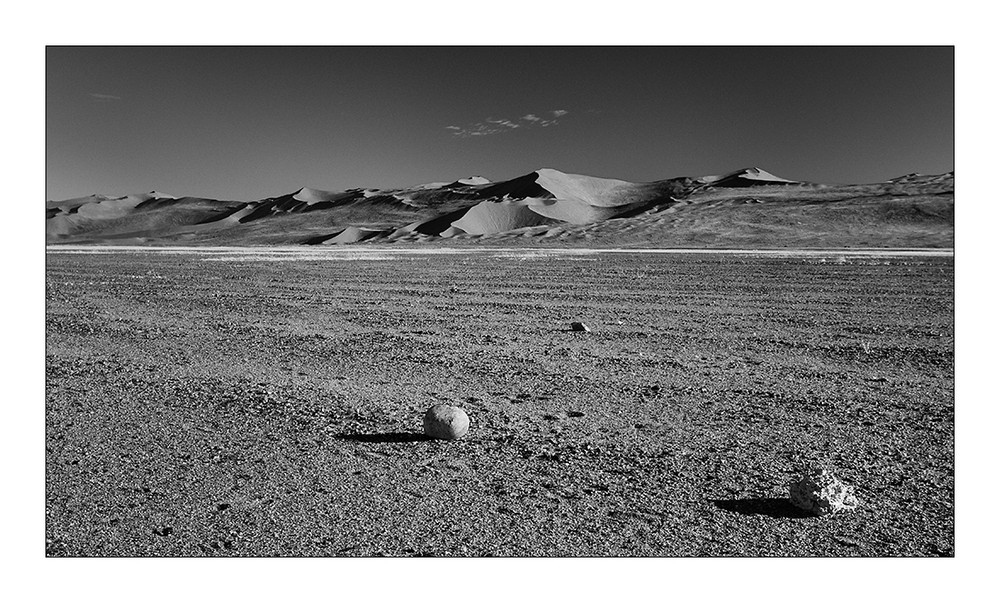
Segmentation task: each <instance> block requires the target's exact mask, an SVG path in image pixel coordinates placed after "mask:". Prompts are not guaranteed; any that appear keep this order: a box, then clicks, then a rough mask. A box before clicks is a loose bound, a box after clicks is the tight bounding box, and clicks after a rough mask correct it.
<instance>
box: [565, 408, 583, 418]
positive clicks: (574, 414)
mask: <svg viewBox="0 0 1000 603" xmlns="http://www.w3.org/2000/svg"><path fill="white" fill-rule="evenodd" d="M566 416H567V417H571V418H574V419H575V418H579V417H585V416H587V413H585V412H583V411H580V410H568V411H566Z"/></svg>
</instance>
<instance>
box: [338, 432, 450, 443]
mask: <svg viewBox="0 0 1000 603" xmlns="http://www.w3.org/2000/svg"><path fill="white" fill-rule="evenodd" d="M337 439H340V440H351V441H352V442H365V443H367V444H386V443H390V444H400V443H405V442H426V441H428V440H430V439H431V438H430V437H429V436H426V435H424V434H422V433H406V432H396V433H345V434H341V435H338V436H337Z"/></svg>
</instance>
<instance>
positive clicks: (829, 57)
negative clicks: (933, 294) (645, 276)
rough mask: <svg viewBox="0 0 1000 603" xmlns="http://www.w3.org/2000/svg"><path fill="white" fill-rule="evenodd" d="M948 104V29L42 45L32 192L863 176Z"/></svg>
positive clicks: (947, 141)
mask: <svg viewBox="0 0 1000 603" xmlns="http://www.w3.org/2000/svg"><path fill="white" fill-rule="evenodd" d="M563 111H565V114H557V113H556V112H563ZM529 115H530V116H533V117H534V118H536V119H531V118H528V119H525V116H529ZM487 119H492V120H494V122H500V121H502V120H508V121H509V123H510V124H514V125H517V126H518V127H516V128H514V127H510V126H509V125H503V124H500V123H492V124H491V123H490V122H488V121H487ZM953 120H954V51H953V49H952V48H951V47H933V48H914V47H907V48H898V47H866V48H856V47H778V48H768V47H751V48H745V47H744V48H739V47H721V48H717V47H681V48H671V47H643V48H633V47H604V48H562V47H512V48H495V47H476V48H429V47H417V48H345V47H321V48H289V47H264V48H226V47H219V48H204V47H178V48H164V47H118V48H99V47H86V48H70V47H50V48H48V49H47V50H46V171H47V177H46V185H47V190H46V198H47V199H65V198H70V197H77V196H83V195H88V194H91V193H104V194H126V193H133V192H143V191H149V190H158V191H162V192H165V193H169V194H172V195H178V196H181V195H198V196H206V197H212V198H222V199H240V200H251V199H259V198H263V197H267V196H271V195H277V194H283V193H287V192H291V191H294V190H295V189H297V188H299V187H301V186H309V187H313V188H319V189H325V190H342V189H345V188H352V187H358V186H369V187H378V188H389V187H395V186H406V185H414V184H420V183H424V182H432V181H445V180H453V179H457V178H461V177H465V176H470V175H474V174H476V175H482V176H485V177H487V178H490V179H491V180H501V179H507V178H512V177H515V176H519V175H522V174H525V173H527V172H530V171H532V170H535V169H538V168H541V167H552V168H556V169H560V170H562V171H565V172H571V173H581V174H588V175H593V176H602V177H611V178H622V179H626V180H632V181H650V180H658V179H662V178H671V177H675V176H685V175H687V176H700V175H706V174H715V173H720V172H726V171H730V170H735V169H738V168H742V167H748V166H759V167H762V168H764V169H766V170H768V171H770V172H772V173H774V174H777V175H778V176H782V177H785V178H790V179H797V180H809V181H815V182H831V183H835V182H875V181H880V180H886V179H889V178H892V177H895V176H900V175H903V174H906V173H909V172H921V173H941V172H946V171H950V170H952V169H954V165H953V151H954V128H953ZM546 121H547V122H549V125H548V126H544V127H543V126H542V125H541V124H542V123H544V122H546ZM448 126H453V128H451V129H449V128H448ZM477 127H478V128H479V130H480V131H481V132H492V133H487V134H482V135H464V136H463V135H462V133H463V132H465V133H468V132H471V131H473V130H475V129H476V128H477ZM456 128H460V130H458V129H456ZM494 130H495V132H494Z"/></svg>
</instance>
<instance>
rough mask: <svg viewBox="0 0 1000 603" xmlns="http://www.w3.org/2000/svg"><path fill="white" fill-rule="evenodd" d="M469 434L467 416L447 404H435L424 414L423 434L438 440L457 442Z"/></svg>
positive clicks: (459, 409)
mask: <svg viewBox="0 0 1000 603" xmlns="http://www.w3.org/2000/svg"><path fill="white" fill-rule="evenodd" d="M468 432H469V415H467V414H465V411H464V410H462V409H461V408H457V407H455V406H450V405H448V404H436V405H434V406H432V407H431V408H430V409H428V410H427V412H426V413H425V414H424V433H425V434H427V435H428V436H430V437H432V438H436V439H438V440H457V439H459V438H461V437H463V436H464V435H465V434H466V433H468Z"/></svg>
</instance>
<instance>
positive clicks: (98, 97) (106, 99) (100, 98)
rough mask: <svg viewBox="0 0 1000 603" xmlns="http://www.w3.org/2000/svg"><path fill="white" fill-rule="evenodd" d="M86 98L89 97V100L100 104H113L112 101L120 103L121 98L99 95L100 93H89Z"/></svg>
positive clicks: (111, 95)
mask: <svg viewBox="0 0 1000 603" xmlns="http://www.w3.org/2000/svg"><path fill="white" fill-rule="evenodd" d="M87 96H89V97H90V98H91V99H93V100H95V101H98V102H102V103H109V102H114V101H120V100H121V99H122V97H120V96H115V95H114V94H101V93H100V92H91V93H90V94H88V95H87Z"/></svg>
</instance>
